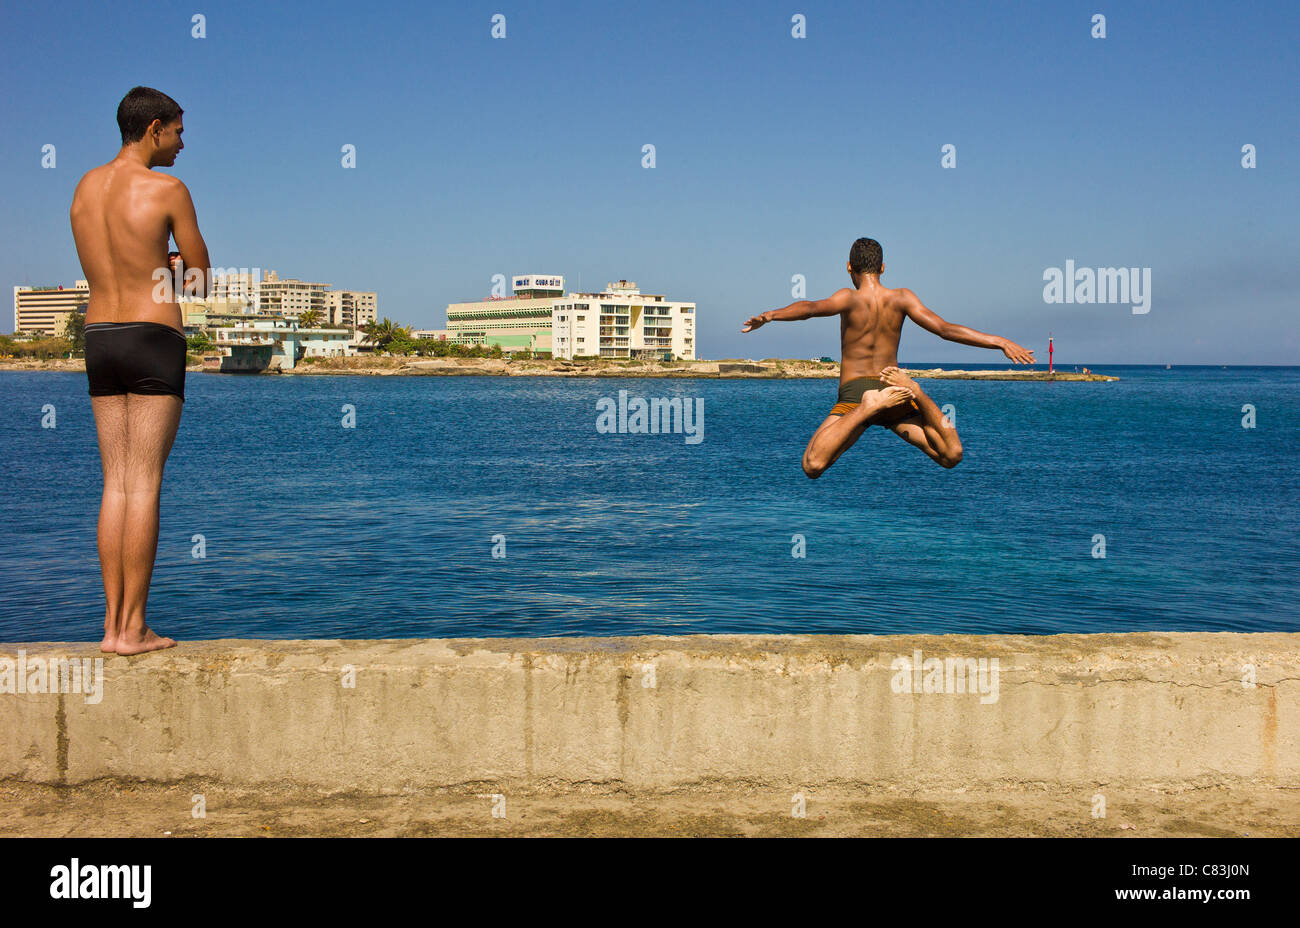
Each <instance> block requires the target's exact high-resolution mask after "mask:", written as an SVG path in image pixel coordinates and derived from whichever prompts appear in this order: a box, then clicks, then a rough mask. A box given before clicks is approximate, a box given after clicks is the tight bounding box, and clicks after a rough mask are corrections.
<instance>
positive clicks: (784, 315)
mask: <svg viewBox="0 0 1300 928" xmlns="http://www.w3.org/2000/svg"><path fill="white" fill-rule="evenodd" d="M852 293H853V291H852V290H850V289H848V288H847V287H845V288H843V289H841V290H836V291H835V292H834V293H833V294H831V295H830V296H828V297H827V298H826V299H824V300H799V301H798V302H795V303H791V304H790V305H789V306H784V307H782V308H781V309H769V310H768V311H767V312H765V313H759V314H758V315H757V316H751V317H750V319H749V321H748V322H746V323H745V327H744V328H742V329H741V330H740V331H742V332H752V331H754V330H755V329H757V328H758V327H759V326H761V325H763V323H765V322H774V321H789V322H793V321H794V320H796V319H811V318H812V317H813V316H838V315H839V314H840V313H842V312H844V310H846V309H848V308H849V306H850V299H849V296H850V294H852Z"/></svg>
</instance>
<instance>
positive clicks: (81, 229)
mask: <svg viewBox="0 0 1300 928" xmlns="http://www.w3.org/2000/svg"><path fill="white" fill-rule="evenodd" d="M181 113H182V110H181V108H180V107H179V106H178V105H177V104H176V101H175V100H173V99H172V98H171V97H169V96H167V95H166V94H165V93H161V92H159V91H157V90H152V89H150V88H148V87H134V88H132V89H131V91H130V92H129V93H127V95H126V96H125V97H123V98H122V102H121V103H120V104H119V105H118V108H117V125H118V128H119V129H120V130H121V132H122V148H121V150H120V151H119V152H118V153H117V157H115V158H114V159H113V160H112V161H110V162H108V163H107V164H103V165H100V166H99V167H97V168H94V169H92V170H91V171H89V172H87V174H86V175H85V176H84V177H82V178H81V182H80V183H78V184H77V190H76V193H75V194H74V195H73V198H72V209H71V210H70V212H69V218H70V219H71V221H72V236H73V238H74V239H75V241H76V243H77V256H78V257H79V258H80V259H81V268H82V271H83V273H84V274H85V275H86V280H87V282H88V283H89V284H90V297H89V304H88V305H87V307H86V378H87V380H88V381H89V387H90V389H89V393H90V405H91V408H92V409H93V410H94V413H95V429H96V431H97V433H98V437H99V455H100V461H101V464H102V470H103V476H104V491H103V496H102V497H101V499H100V504H99V526H98V541H99V564H100V569H101V571H102V573H103V576H104V599H105V601H106V606H105V610H104V640H103V642H102V643H101V644H100V650H101V651H105V652H115V653H117V654H141V653H144V652H145V651H156V650H158V649H160V648H169V647H171V646H172V645H174V644H175V643H176V642H175V641H173V640H172V639H171V638H163V637H160V636H159V635H156V634H154V632H152V631H150V629H149V627H148V626H147V625H146V624H145V607H146V606H147V604H148V599H149V583H150V580H151V579H152V578H153V565H154V558H155V556H156V554H157V550H158V504H159V497H160V495H161V491H162V477H163V465H164V464H165V463H166V462H167V455H168V454H169V453H170V452H171V448H172V442H173V441H174V440H175V438H176V430H177V427H178V426H179V425H180V419H181V405H182V404H183V403H184V402H185V357H186V344H185V329H184V325H183V322H182V319H181V310H180V305H179V304H178V303H177V301H176V294H175V289H174V286H173V283H172V281H173V277H172V271H171V269H170V267H169V261H168V253H167V246H168V240H169V238H172V237H174V238H175V239H176V246H177V248H178V249H179V250H180V254H181V260H182V267H189V268H192V269H199V270H200V271H201V276H200V277H199V278H198V281H197V282H196V283H195V284H194V288H195V292H196V295H198V296H205V295H206V294H207V287H208V283H207V282H208V279H209V277H210V273H209V265H210V262H209V260H208V249H207V246H206V245H205V244H204V242H203V236H202V235H200V234H199V225H198V220H197V219H196V218H195V215H194V203H193V202H192V201H191V199H190V193H189V191H188V190H187V189H186V188H185V185H184V184H183V183H181V182H180V181H179V180H177V179H176V178H175V177H171V176H169V175H167V174H159V173H155V172H154V171H153V170H152V169H153V168H155V167H167V166H170V165H172V164H175V163H176V153H177V152H179V151H180V150H181V149H182V148H184V147H185V145H184V143H182V142H181V133H182V132H184V131H185V127H184V125H183V123H182V120H181ZM191 273H193V271H191ZM155 288H157V292H155Z"/></svg>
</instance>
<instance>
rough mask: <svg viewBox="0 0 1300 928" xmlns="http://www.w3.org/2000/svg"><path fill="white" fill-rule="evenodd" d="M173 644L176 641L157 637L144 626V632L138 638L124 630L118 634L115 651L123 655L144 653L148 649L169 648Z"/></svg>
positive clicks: (159, 649)
mask: <svg viewBox="0 0 1300 928" xmlns="http://www.w3.org/2000/svg"><path fill="white" fill-rule="evenodd" d="M175 644H176V642H175V641H173V640H172V639H171V638H162V637H159V636H158V635H155V634H154V633H153V632H152V631H150V630H149V629H148V628H146V629H145V630H144V634H143V635H140V636H139V637H138V638H137V637H136V636H134V635H131V634H128V633H126V632H123V633H122V634H121V635H119V636H118V638H117V653H118V654H121V655H123V656H127V655H131V654H145V653H147V652H149V651H161V650H162V649H163V648H170V647H173V646H174V645H175Z"/></svg>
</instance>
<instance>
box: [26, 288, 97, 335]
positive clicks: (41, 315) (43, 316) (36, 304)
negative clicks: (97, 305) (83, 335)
mask: <svg viewBox="0 0 1300 928" xmlns="http://www.w3.org/2000/svg"><path fill="white" fill-rule="evenodd" d="M89 302H90V284H88V283H87V282H86V281H84V280H79V281H77V282H76V283H75V284H74V285H73V286H72V287H70V288H67V289H65V288H63V287H60V286H56V287H14V332H35V333H39V334H41V335H62V334H63V327H64V325H65V324H66V323H67V321H68V316H69V315H70V314H72V313H74V312H81V313H84V312H85V311H86V304H87V303H89Z"/></svg>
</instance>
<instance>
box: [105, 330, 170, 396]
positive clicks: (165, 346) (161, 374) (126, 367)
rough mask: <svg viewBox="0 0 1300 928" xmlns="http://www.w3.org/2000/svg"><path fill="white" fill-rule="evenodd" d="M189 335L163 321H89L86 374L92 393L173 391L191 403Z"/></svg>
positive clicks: (106, 394)
mask: <svg viewBox="0 0 1300 928" xmlns="http://www.w3.org/2000/svg"><path fill="white" fill-rule="evenodd" d="M185 353H186V345H185V336H184V335H182V334H181V333H180V332H178V331H177V330H176V329H173V328H172V327H171V326H169V325H163V324H162V323H160V322H92V323H89V324H88V325H87V326H86V379H87V380H89V381H90V395H91V396H117V395H119V394H122V393H144V394H151V395H160V394H171V395H173V396H179V397H180V398H181V402H182V403H183V402H185Z"/></svg>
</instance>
